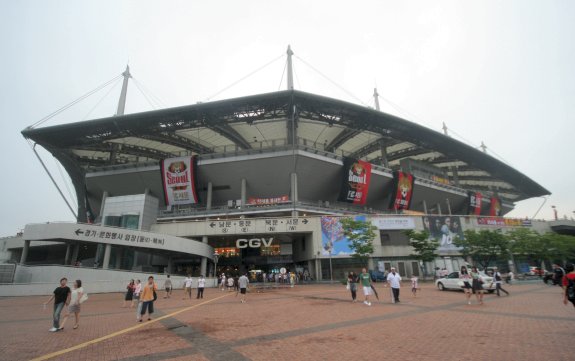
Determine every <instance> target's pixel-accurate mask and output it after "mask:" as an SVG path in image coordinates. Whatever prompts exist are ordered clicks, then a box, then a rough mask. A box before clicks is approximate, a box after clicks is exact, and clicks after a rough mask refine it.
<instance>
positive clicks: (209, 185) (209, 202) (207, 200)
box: [206, 182, 213, 210]
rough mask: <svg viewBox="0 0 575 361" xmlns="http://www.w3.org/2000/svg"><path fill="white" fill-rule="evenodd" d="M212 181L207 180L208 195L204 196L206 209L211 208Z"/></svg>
mask: <svg viewBox="0 0 575 361" xmlns="http://www.w3.org/2000/svg"><path fill="white" fill-rule="evenodd" d="M212 188H213V186H212V182H208V195H207V197H206V209H207V210H210V209H212Z"/></svg>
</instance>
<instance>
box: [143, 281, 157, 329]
mask: <svg viewBox="0 0 575 361" xmlns="http://www.w3.org/2000/svg"><path fill="white" fill-rule="evenodd" d="M157 290H158V286H157V285H156V283H155V282H154V277H153V276H150V277H148V283H147V284H146V285H145V286H144V287H143V288H142V293H141V295H140V300H142V310H141V311H140V317H139V318H138V321H139V322H142V318H143V317H144V315H145V314H146V311H147V312H148V321H150V320H151V319H152V313H154V301H155V300H156V299H157V298H158V296H157V294H156V291H157Z"/></svg>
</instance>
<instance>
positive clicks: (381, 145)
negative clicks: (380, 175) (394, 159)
mask: <svg viewBox="0 0 575 361" xmlns="http://www.w3.org/2000/svg"><path fill="white" fill-rule="evenodd" d="M379 149H380V151H381V165H382V166H384V167H385V168H389V161H388V160H387V147H386V146H385V141H384V140H383V139H382V140H380V141H379Z"/></svg>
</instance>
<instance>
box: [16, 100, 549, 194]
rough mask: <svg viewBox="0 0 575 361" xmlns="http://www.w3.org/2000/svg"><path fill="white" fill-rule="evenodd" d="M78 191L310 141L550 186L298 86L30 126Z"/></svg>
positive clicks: (473, 176)
mask: <svg viewBox="0 0 575 361" xmlns="http://www.w3.org/2000/svg"><path fill="white" fill-rule="evenodd" d="M22 134H23V135H24V137H25V138H27V139H30V140H32V141H34V142H35V143H37V144H40V145H41V146H43V147H44V148H46V149H47V150H48V151H50V152H51V153H52V154H53V155H54V156H55V157H56V158H57V159H58V160H59V161H60V162H61V163H62V164H63V165H64V167H65V168H66V169H67V171H68V172H69V173H70V175H71V177H72V180H73V182H74V183H75V186H76V188H78V186H81V184H82V182H81V181H80V178H83V177H84V176H85V174H86V173H87V172H92V171H98V170H99V169H102V168H108V167H117V166H121V165H129V164H137V163H146V162H152V161H154V162H157V161H158V160H160V159H164V158H171V157H177V156H184V155H194V154H196V155H199V156H200V159H202V158H203V157H209V156H210V155H213V154H220V153H226V152H238V151H242V150H256V149H262V150H265V149H274V148H278V147H286V146H287V147H290V146H294V145H298V146H300V145H305V146H306V147H308V148H312V149H313V148H315V149H319V150H322V151H328V152H333V153H335V154H337V155H338V156H349V157H353V158H357V159H363V160H366V161H369V162H371V163H374V164H379V165H384V166H386V167H388V168H391V169H397V168H399V164H400V161H401V160H402V159H405V158H410V159H414V160H418V161H420V162H423V163H427V164H431V165H433V166H434V167H437V168H439V169H442V170H443V171H444V172H445V174H446V175H448V176H449V177H450V179H455V178H456V179H457V181H458V187H460V188H463V189H468V190H474V191H480V192H484V193H493V192H496V193H497V194H498V195H499V196H500V197H502V198H504V199H507V200H509V201H512V202H515V201H519V200H523V199H526V198H531V197H536V196H543V195H547V194H550V192H549V191H548V190H547V189H545V188H543V187H542V186H540V185H539V184H537V183H536V182H534V181H533V180H531V179H530V178H529V177H527V176H525V175H524V174H522V173H521V172H519V171H517V170H516V169H514V168H512V167H510V166H509V165H507V164H505V163H503V162H501V161H499V160H497V159H495V158H493V157H492V156H490V155H488V154H486V153H485V152H482V151H480V150H478V149H475V148H473V147H471V146H469V145H467V144H465V143H462V142H460V141H458V140H456V139H453V138H451V137H449V136H446V135H443V134H441V133H439V132H436V131H433V130H430V129H428V128H426V127H423V126H420V125H418V124H415V123H413V122H410V121H407V120H404V119H401V118H399V117H396V116H393V115H390V114H386V113H383V112H380V111H378V110H375V109H371V108H367V107H364V106H360V105H356V104H352V103H348V102H344V101H340V100H336V99H332V98H327V97H323V96H318V95H314V94H310V93H306V92H302V91H297V90H286V91H279V92H274V93H267V94H260V95H253V96H247V97H241V98H235V99H228V100H222V101H214V102H209V103H198V104H194V105H189V106H182V107H176V108H169V109H163V110H156V111H150V112H144V113H136V114H128V115H122V116H113V117H109V118H103V119H97V120H90V121H82V122H76V123H72V124H65V125H57V126H50V127H43V128H26V129H25V130H23V131H22Z"/></svg>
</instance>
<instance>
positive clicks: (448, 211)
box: [445, 198, 451, 215]
mask: <svg viewBox="0 0 575 361" xmlns="http://www.w3.org/2000/svg"><path fill="white" fill-rule="evenodd" d="M445 203H447V214H449V215H451V202H450V201H449V198H445Z"/></svg>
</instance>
